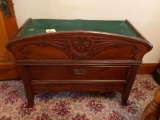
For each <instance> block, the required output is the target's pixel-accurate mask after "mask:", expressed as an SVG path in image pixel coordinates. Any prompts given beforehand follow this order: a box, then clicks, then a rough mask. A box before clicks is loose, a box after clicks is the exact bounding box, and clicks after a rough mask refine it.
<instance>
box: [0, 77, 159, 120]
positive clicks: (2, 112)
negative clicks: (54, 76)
mask: <svg viewBox="0 0 160 120" xmlns="http://www.w3.org/2000/svg"><path fill="white" fill-rule="evenodd" d="M156 88H158V85H157V84H156V83H155V82H154V80H153V78H152V76H151V75H138V76H136V80H135V82H134V85H133V88H132V90H131V94H130V97H129V100H128V103H129V105H128V106H121V105H120V100H121V94H119V93H115V92H108V93H105V94H103V95H100V94H98V93H89V92H61V93H58V94H40V95H37V96H35V104H36V105H35V106H34V108H32V109H29V110H28V109H27V108H25V104H26V98H25V92H24V88H23V85H22V81H21V80H12V81H0V120H139V118H140V116H141V113H142V111H143V109H144V107H145V106H146V105H147V104H148V103H149V102H150V101H151V100H152V99H153V95H154V91H155V90H156Z"/></svg>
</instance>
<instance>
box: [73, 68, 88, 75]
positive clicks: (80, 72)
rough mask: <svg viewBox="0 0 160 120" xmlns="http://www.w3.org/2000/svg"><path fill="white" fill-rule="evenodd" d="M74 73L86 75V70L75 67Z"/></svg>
mask: <svg viewBox="0 0 160 120" xmlns="http://www.w3.org/2000/svg"><path fill="white" fill-rule="evenodd" d="M74 74H76V75H84V74H86V71H85V70H84V69H75V70H74Z"/></svg>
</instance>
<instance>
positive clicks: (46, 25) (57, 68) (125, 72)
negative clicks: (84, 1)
mask: <svg viewBox="0 0 160 120" xmlns="http://www.w3.org/2000/svg"><path fill="white" fill-rule="evenodd" d="M46 31H49V32H51V33H46ZM53 31H54V32H53ZM55 31H56V32H55ZM6 47H7V49H8V50H9V51H11V52H12V53H13V56H14V58H15V63H16V64H17V66H18V67H19V70H20V73H21V77H22V79H23V84H24V88H25V92H26V98H27V100H28V106H27V107H33V105H34V95H36V94H40V93H48V92H49V93H52V92H61V91H99V92H102V93H103V92H106V91H116V92H120V93H121V94H122V97H121V99H122V100H121V104H122V105H126V104H127V99H128V97H129V94H130V90H131V88H132V84H133V82H134V79H135V76H136V72H137V69H138V67H139V65H140V64H141V63H142V58H143V56H144V55H145V54H146V53H147V52H149V51H150V50H151V49H152V45H151V44H150V43H149V42H148V41H147V40H146V39H145V38H144V37H143V36H142V35H141V34H140V33H139V32H138V31H137V30H136V29H135V28H134V27H133V26H132V25H131V24H130V22H129V21H127V20H125V21H102V20H57V19H29V20H27V21H26V22H25V23H24V25H23V26H22V27H21V28H20V29H19V31H18V32H17V34H16V35H15V36H14V38H13V39H11V40H10V41H9V42H8V44H7V45H6Z"/></svg>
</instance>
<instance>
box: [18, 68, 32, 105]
mask: <svg viewBox="0 0 160 120" xmlns="http://www.w3.org/2000/svg"><path fill="white" fill-rule="evenodd" d="M19 69H20V71H21V77H22V80H23V85H24V88H25V93H26V98H27V101H28V103H27V106H26V107H27V108H32V107H33V105H34V95H33V93H32V88H31V85H30V81H31V79H30V77H29V75H28V74H27V73H28V72H27V68H26V67H25V66H19Z"/></svg>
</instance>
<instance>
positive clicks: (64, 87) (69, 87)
mask: <svg viewBox="0 0 160 120" xmlns="http://www.w3.org/2000/svg"><path fill="white" fill-rule="evenodd" d="M124 89H125V84H54V85H53V84H43V85H41V84H36V85H32V91H33V94H40V93H57V92H62V91H65V92H66V91H67V92H69V91H94V92H95V91H98V92H101V93H103V92H107V91H116V92H120V93H123V91H124Z"/></svg>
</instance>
